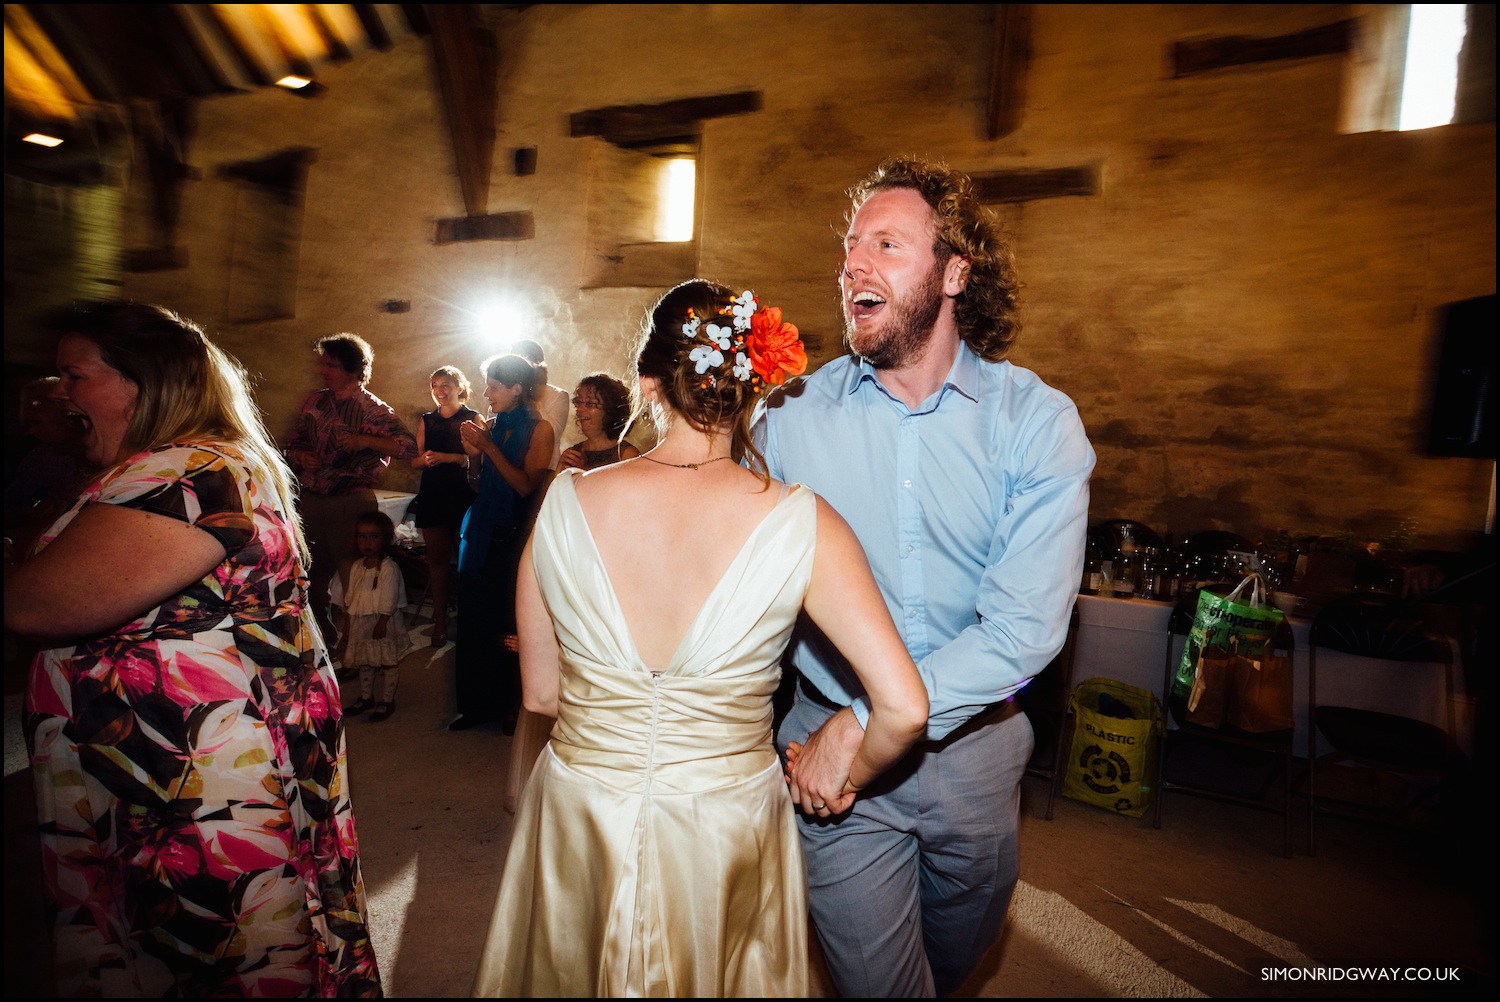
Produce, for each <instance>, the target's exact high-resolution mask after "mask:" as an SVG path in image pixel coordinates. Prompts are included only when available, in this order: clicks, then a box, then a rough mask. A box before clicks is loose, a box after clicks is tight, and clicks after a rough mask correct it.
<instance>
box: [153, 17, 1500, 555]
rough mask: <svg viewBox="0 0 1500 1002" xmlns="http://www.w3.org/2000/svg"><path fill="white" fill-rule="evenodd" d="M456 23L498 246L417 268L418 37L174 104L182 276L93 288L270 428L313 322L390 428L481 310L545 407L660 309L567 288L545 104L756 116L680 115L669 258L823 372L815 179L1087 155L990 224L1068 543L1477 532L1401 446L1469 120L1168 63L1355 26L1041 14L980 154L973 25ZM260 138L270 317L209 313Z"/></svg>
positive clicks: (847, 179) (1473, 240)
mask: <svg viewBox="0 0 1500 1002" xmlns="http://www.w3.org/2000/svg"><path fill="white" fill-rule="evenodd" d="M489 10H490V11H491V14H490V15H489V16H491V17H493V18H494V19H495V21H494V23H495V27H496V29H497V32H498V35H499V38H500V60H501V67H500V90H499V114H498V117H497V121H496V131H497V142H496V156H495V169H494V171H493V173H492V179H491V187H490V197H489V206H488V209H489V211H490V212H505V211H517V210H529V211H530V212H531V213H532V214H533V218H534V221H535V236H534V237H533V238H531V239H528V240H518V241H483V242H470V243H454V244H447V245H434V244H433V242H432V236H433V221H434V220H435V219H437V218H440V217H452V216H459V215H462V214H463V205H462V202H461V199H460V194H459V186H458V181H457V177H456V173H455V168H454V165H453V164H454V161H453V155H452V146H451V142H450V139H449V135H448V129H447V124H446V122H445V120H444V112H443V109H442V106H441V103H440V101H439V99H438V97H437V88H436V85H435V83H434V76H433V72H432V67H431V62H430V56H429V52H428V48H427V43H426V42H424V41H420V40H413V41H409V42H406V43H402V44H400V45H398V46H396V47H395V48H394V49H392V50H391V51H388V52H385V53H370V54H367V55H363V56H361V57H359V58H357V59H355V60H354V61H353V62H351V63H349V64H347V65H345V66H344V67H342V68H336V69H332V70H329V71H326V72H324V73H322V74H320V80H321V81H322V82H323V83H325V84H326V85H327V86H328V92H327V93H326V94H324V95H323V96H321V97H319V98H317V99H313V100H305V101H304V100H297V99H296V98H293V97H290V96H288V95H286V94H284V93H280V92H276V91H274V89H268V90H265V91H262V92H257V93H254V94H249V95H244V96H236V97H232V98H227V99H219V100H215V101H210V102H205V103H203V104H202V105H201V106H200V108H199V112H198V130H197V134H196V136H195V138H194V140H193V144H192V147H191V148H190V150H189V159H190V160H191V161H192V163H193V164H194V165H195V166H198V167H199V168H200V169H201V178H200V179H199V180H196V181H193V182H191V183H190V184H189V185H188V188H187V193H186V196H185V203H184V207H183V220H184V223H183V228H182V230H183V231H182V234H181V236H180V238H179V242H180V243H182V244H184V245H185V246H186V248H187V250H188V253H189V265H188V267H187V268H186V269H183V270H178V271H166V272H155V273H141V274H131V275H127V276H125V290H126V292H127V294H129V295H131V296H134V297H137V298H144V299H150V300H157V301H161V302H164V303H167V304H169V305H172V306H175V307H177V308H179V309H181V310H182V311H183V312H185V313H187V314H188V315H190V316H193V317H194V318H196V319H198V320H200V321H201V322H203V323H204V324H205V325H207V326H208V327H210V328H211V329H213V330H215V331H218V332H219V334H220V335H221V337H222V340H223V342H224V344H225V346H226V347H228V348H229V349H230V350H231V351H233V352H235V353H236V354H237V355H239V357H240V358H242V359H243V360H244V361H245V362H246V364H247V365H248V366H249V367H250V368H252V369H253V370H254V371H255V372H256V373H257V375H258V378H259V393H260V399H261V402H262V405H263V407H264V408H265V410H266V412H267V415H268V417H269V420H270V421H271V423H272V426H273V428H281V427H284V426H285V425H286V424H287V423H288V421H289V419H290V416H291V414H292V413H293V411H294V408H295V406H296V404H297V402H298V400H299V399H300V398H301V397H302V395H303V394H304V393H305V392H306V391H307V390H308V389H309V388H311V387H312V385H313V384H314V378H313V375H312V365H311V356H310V353H309V351H308V345H309V343H310V342H311V341H312V340H313V339H314V338H315V337H316V336H318V335H321V334H324V333H328V332H331V331H336V330H351V331H355V332H357V333H360V334H362V335H363V336H365V337H366V338H368V339H369V340H370V341H371V342H373V343H374V344H375V346H376V349H377V360H376V372H375V378H374V380H373V382H372V389H373V390H374V391H375V392H376V393H377V394H379V395H380V396H382V397H383V398H385V399H386V400H388V401H389V402H390V403H392V404H393V405H394V406H395V407H396V408H397V410H398V412H400V413H401V415H402V416H403V417H404V418H406V419H408V420H413V421H414V420H415V418H416V415H417V414H418V413H419V412H420V411H421V410H423V409H427V408H428V407H430V401H428V399H427V397H426V376H427V373H428V372H429V371H430V370H431V369H432V368H434V367H435V366H437V365H439V364H444V363H453V364H458V365H461V366H462V367H463V368H465V370H466V371H469V372H470V373H474V372H475V371H476V369H477V362H478V360H479V359H480V358H482V357H483V356H485V355H486V354H488V353H490V352H492V351H493V350H494V348H495V347H496V345H497V344H499V343H501V342H503V341H504V340H506V339H507V337H508V335H506V334H504V333H499V332H489V333H485V332H482V331H480V330H478V329H477V327H476V324H475V321H476V311H477V310H478V309H479V308H480V306H481V305H482V303H483V301H484V299H486V298H487V297H490V296H506V297H510V298H512V299H514V300H516V301H518V302H519V303H521V304H522V306H523V309H524V316H525V318H526V319H525V321H524V323H523V326H524V331H518V332H517V333H518V334H521V333H524V334H530V335H532V336H536V337H537V338H538V339H539V340H541V341H542V342H543V343H544V344H545V345H546V346H547V349H548V354H549V360H550V361H551V363H552V382H554V383H556V384H558V385H562V386H565V387H571V385H572V383H573V381H574V380H576V378H577V377H578V376H580V375H583V374H584V373H586V372H588V371H591V370H593V369H596V368H603V369H609V370H612V371H614V372H616V373H617V374H622V373H623V372H624V370H625V367H626V364H627V358H628V354H629V351H630V345H631V341H632V338H633V335H634V331H635V329H636V326H637V324H638V323H639V318H640V315H641V312H642V310H643V309H644V307H645V306H646V305H647V304H648V303H649V302H651V300H652V299H653V298H654V297H655V296H656V295H658V294H659V293H660V292H661V291H662V289H661V287H660V286H652V287H607V286H601V285H598V284H597V283H598V281H599V276H600V274H601V273H602V272H601V268H600V255H606V254H608V253H609V251H610V248H609V247H608V246H604V245H601V242H600V237H599V232H600V226H599V224H598V220H600V219H607V218H608V214H609V211H610V202H611V199H612V198H618V197H619V195H618V192H617V191H613V190H612V187H611V186H612V185H618V184H619V183H620V182H619V180H618V176H617V172H614V171H612V169H611V167H610V165H611V163H613V154H614V153H616V152H617V151H616V150H615V148H614V147H611V146H610V145H609V144H608V143H606V141H605V140H603V139H598V138H570V137H569V135H568V115H569V114H570V113H573V112H577V111H582V110H586V109H591V108H598V107H603V106H610V105H621V104H638V103H639V104H649V103H656V102H664V101H670V100H676V99H679V98H688V97H698V96H706V95H715V94H724V93H729V92H734V91H744V90H757V91H760V92H761V93H762V95H763V107H762V109H761V110H760V111H758V112H752V113H748V114H742V115H734V116H728V117H722V118H715V119H710V120H708V121H706V122H704V123H703V128H702V135H701V140H700V145H699V180H700V184H701V185H702V189H701V195H700V206H701V218H700V233H701V236H700V239H699V241H698V243H697V245H696V247H695V248H694V249H693V254H694V255H695V257H696V262H697V264H696V269H694V270H696V271H697V272H698V273H700V274H702V275H704V276H707V277H712V278H717V279H719V280H722V281H724V282H726V283H728V284H732V285H736V286H743V287H750V288H754V289H756V290H757V291H758V292H759V293H760V294H761V297H762V299H763V300H764V301H767V302H770V303H776V304H780V305H782V306H783V307H784V309H785V311H786V314H787V317H788V319H790V320H792V321H793V322H795V323H797V324H799V325H800V326H801V327H802V329H803V331H804V332H805V333H806V334H807V335H808V336H809V339H810V342H811V343H812V345H813V347H814V349H815V354H816V356H817V358H818V360H819V361H822V360H826V359H828V358H831V357H833V356H834V355H836V354H837V353H838V351H839V339H840V335H839V322H838V314H837V303H836V299H835V295H834V288H835V287H834V278H835V274H836V271H837V268H838V266H839V262H840V236H841V233H842V225H843V212H844V209H845V206H846V201H845V197H844V195H843V191H844V189H845V188H846V187H847V186H848V185H850V184H851V183H852V182H854V181H855V180H857V179H858V177H859V176H860V175H861V174H862V173H863V172H865V171H866V170H868V169H869V168H870V167H871V166H873V164H874V163H875V162H877V161H878V160H879V159H880V158H881V157H883V156H885V155H888V154H891V153H902V152H915V153H920V154H924V155H929V156H934V157H940V158H943V159H946V160H948V161H949V162H950V163H952V164H953V165H954V166H957V167H961V168H964V169H967V170H970V171H992V170H999V169H1004V168H1015V167H1058V166H1077V165H1092V166H1095V167H1097V168H1098V169H1099V172H1100V177H1101V180H1102V184H1101V190H1100V192H1099V194H1097V195H1094V196H1087V197H1066V198H1052V199H1045V200H1036V201H1030V202H1025V203H1018V204H1011V205H1006V206H1001V207H998V211H999V212H1000V215H1001V216H1002V218H1003V219H1004V221H1005V222H1006V224H1007V226H1008V228H1009V229H1010V231H1011V233H1012V235H1013V238H1014V241H1015V245H1016V252H1017V256H1018V260H1019V263H1020V267H1021V273H1022V277H1023V279H1024V281H1025V283H1026V291H1025V326H1026V330H1025V333H1024V334H1023V336H1022V340H1021V342H1020V343H1019V345H1018V347H1017V349H1016V351H1015V354H1014V356H1013V357H1014V359H1015V361H1017V362H1018V363H1019V364H1022V365H1026V366H1029V367H1031V368H1034V369H1036V370H1037V371H1039V372H1040V373H1041V374H1042V375H1043V376H1044V377H1045V378H1046V379H1047V380H1048V381H1049V382H1052V383H1053V384H1055V385H1057V386H1059V387H1060V388H1062V389H1063V390H1065V391H1066V392H1068V393H1069V394H1071V395H1072V396H1073V398H1074V399H1075V400H1076V401H1077V403H1078V405H1079V408H1080V410H1081V412H1082V414H1083V417H1084V420H1085V422H1086V424H1087V426H1088V428H1089V431H1090V434H1091V437H1092V438H1093V441H1094V443H1095V447H1096V448H1097V450H1098V453H1099V466H1098V472H1097V474H1096V478H1095V484H1094V504H1093V515H1094V517H1096V518H1112V517H1125V518H1134V519H1138V520H1140V521H1144V522H1146V523H1148V524H1150V525H1152V526H1154V527H1155V528H1156V529H1158V531H1171V532H1173V533H1175V534H1179V535H1180V534H1182V533H1186V532H1191V531H1194V530H1197V529H1202V528H1210V527H1213V528H1231V529H1235V530H1238V531H1241V532H1243V533H1246V534H1249V535H1252V536H1257V535H1262V534H1267V533H1269V532H1272V531H1274V530H1275V529H1278V528H1285V529H1288V530H1291V531H1293V532H1318V533H1330V532H1335V531H1338V530H1344V529H1348V530H1352V531H1355V532H1357V533H1360V534H1363V535H1368V536H1371V537H1372V538H1378V537H1379V536H1380V535H1381V534H1383V533H1386V532H1389V531H1391V530H1392V529H1394V528H1395V527H1396V524H1397V523H1398V522H1399V521H1400V520H1401V519H1403V518H1410V519H1413V520H1414V521H1415V526H1416V529H1417V531H1418V532H1420V533H1424V534H1427V535H1429V536H1431V537H1434V538H1435V539H1441V540H1444V541H1446V540H1447V539H1449V538H1451V537H1453V536H1454V535H1455V534H1458V533H1461V532H1464V531H1467V530H1475V529H1479V528H1481V527H1482V526H1483V523H1484V518H1485V514H1486V510H1487V503H1488V498H1489V491H1490V485H1491V482H1492V476H1493V463H1491V462H1490V461H1485V460H1464V459H1435V458H1429V457H1427V456H1426V455H1425V451H1424V449H1423V447H1422V445H1421V441H1420V438H1421V430H1422V426H1423V420H1424V413H1425V407H1426V401H1427V399H1428V395H1429V393H1430V389H1429V386H1428V383H1427V379H1428V372H1429V368H1430V355H1431V352H1432V347H1433V343H1434V330H1433V310H1434V308H1436V307H1438V306H1440V305H1441V304H1444V303H1447V302H1450V301H1453V300H1457V299H1462V298H1467V297H1470V296H1475V295H1480V294H1485V293H1492V292H1493V291H1494V266H1495V230H1494V218H1495V202H1494V176H1495V146H1494V143H1495V128H1494V125H1493V124H1486V125H1469V126H1451V127H1446V128H1439V129H1433V130H1428V131H1425V132H1420V133H1393V132H1383V133H1364V134H1353V135H1346V134H1340V133H1339V132H1338V128H1337V126H1338V123H1339V121H1340V110H1341V107H1342V106H1343V103H1344V102H1345V100H1346V97H1347V95H1345V94H1344V93H1343V92H1342V89H1343V88H1344V87H1345V86H1346V78H1347V76H1348V70H1349V62H1350V60H1351V59H1353V58H1355V57H1354V56H1352V55H1330V56H1319V57H1312V58H1305V59H1294V60H1285V61H1278V62H1267V63H1259V64H1254V65H1247V66H1241V67H1236V68H1232V69H1226V70H1219V71H1215V72H1210V73H1204V74H1201V75H1196V76H1190V77H1185V78H1182V79H1173V78H1172V76H1171V73H1170V70H1169V64H1168V52H1169V47H1170V46H1171V44H1172V43H1173V42H1175V41H1178V40H1183V39H1192V38H1202V37H1207V36H1215V35H1249V36H1273V35H1281V34H1286V33H1289V32H1296V31H1300V30H1303V29H1307V28H1312V27H1316V26H1318V25H1323V24H1327V23H1330V22H1333V21H1337V20H1339V19H1341V18H1345V17H1349V16H1352V15H1353V14H1354V13H1357V11H1356V9H1355V8H1352V7H1350V6H1347V5H1334V4H1305V5H1304V4H1294V5H1274V6H1262V5H1249V4H1230V5H1118V6H1093V5H1089V6H1066V5H1038V6H1036V7H1035V9H1034V21H1033V35H1032V53H1033V54H1032V58H1031V63H1030V67H1029V71H1028V76H1027V80H1026V90H1027V101H1026V104H1025V108H1024V112H1023V115H1022V120H1021V126H1020V128H1019V129H1018V130H1017V131H1016V132H1014V133H1013V134H1011V135H1010V136H1008V137H1006V138H1003V139H1001V140H998V141H993V142H991V141H988V140H987V139H986V138H985V133H984V123H985V109H986V102H987V99H988V89H989V64H990V48H991V39H992V35H993V11H992V8H991V6H989V5H947V6H940V5H939V6H920V7H919V6H908V5H886V6H876V5H861V6H857V7H856V6H846V5H826V6H825V5H756V6H736V5H684V6H654V7H653V6H632V7H626V6H620V5H610V4H587V5H562V4H558V5H545V4H544V5H534V6H531V7H529V8H526V9H524V10H519V11H516V10H504V9H500V8H499V7H498V6H496V7H491V8H489ZM291 147H310V148H312V149H313V150H314V151H315V156H316V161H315V162H314V163H313V164H312V166H311V168H310V170H309V173H308V180H307V186H306V191H305V202H304V209H303V213H302V220H301V241H300V245H299V246H298V247H297V248H296V253H295V254H293V255H290V257H291V260H289V261H288V262H287V263H286V267H289V268H295V274H296V309H295V316H294V317H293V318H291V319H287V320H271V321H260V322H255V323H235V322H231V321H230V320H229V316H230V313H229V304H230V302H231V301H232V299H233V290H232V288H231V285H232V282H233V280H234V269H233V268H232V267H231V264H230V262H231V260H232V257H233V253H234V250H233V249H234V247H235V241H236V240H244V239H247V234H246V233H245V232H243V230H244V228H246V227H247V226H248V225H249V222H250V221H249V220H248V219H247V216H248V215H249V214H248V213H247V212H246V211H245V210H244V209H243V207H242V206H241V203H240V201H238V200H240V199H242V198H243V187H242V182H236V181H233V180H230V179H227V178H224V177H221V176H220V174H219V168H220V167H222V166H223V165H226V164H230V163H235V162H242V161H247V160H254V159H258V158H262V157H266V156H269V155H271V154H274V153H276V152H278V151H281V150H285V149H288V148H291ZM517 147H535V148H536V150H537V169H536V172H535V173H534V174H532V175H529V176H516V175H515V173H514V170H513V161H512V157H511V155H510V154H511V150H512V149H514V148H517ZM131 202H132V204H135V205H139V204H141V203H140V193H139V192H135V191H132V192H131ZM128 218H131V219H133V220H134V222H133V224H132V225H134V226H136V227H140V226H143V223H142V222H141V221H140V220H139V219H138V218H136V217H134V216H130V217H128ZM591 219H592V220H594V221H595V222H594V223H593V225H592V226H591ZM237 220H238V221H239V225H240V230H239V231H237ZM126 243H127V245H129V244H130V234H128V233H127V240H126ZM605 270H606V271H607V269H605ZM678 277H686V276H685V275H683V276H678ZM670 281H671V278H666V277H664V278H663V279H662V281H661V285H666V284H669V282H670ZM388 300H406V301H409V302H410V303H411V309H410V310H409V311H408V312H404V313H390V312H385V311H383V309H382V308H381V307H382V304H383V303H385V302H386V301H388ZM412 483H414V478H413V476H412V471H410V470H393V471H392V472H391V474H390V485H391V486H403V485H410V484H412Z"/></svg>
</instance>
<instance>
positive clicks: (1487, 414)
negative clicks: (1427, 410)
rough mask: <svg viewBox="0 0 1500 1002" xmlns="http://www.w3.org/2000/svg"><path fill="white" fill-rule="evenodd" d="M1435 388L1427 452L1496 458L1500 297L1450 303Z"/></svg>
mask: <svg viewBox="0 0 1500 1002" xmlns="http://www.w3.org/2000/svg"><path fill="white" fill-rule="evenodd" d="M1439 324H1440V325H1441V328H1442V343H1441V345H1440V348H1439V352H1440V353H1439V356H1438V363H1437V379H1436V380H1435V381H1434V383H1433V388H1432V423H1431V426H1430V430H1429V432H1428V438H1427V451H1428V453H1429V454H1431V455H1434V456H1471V457H1474V458H1477V459H1494V458H1495V338H1496V334H1495V297H1494V296H1493V295H1489V296H1478V297H1476V298H1474V299H1464V300H1460V301H1459V302H1456V303H1449V304H1448V305H1447V306H1446V307H1444V308H1443V309H1442V310H1441V311H1440V313H1439Z"/></svg>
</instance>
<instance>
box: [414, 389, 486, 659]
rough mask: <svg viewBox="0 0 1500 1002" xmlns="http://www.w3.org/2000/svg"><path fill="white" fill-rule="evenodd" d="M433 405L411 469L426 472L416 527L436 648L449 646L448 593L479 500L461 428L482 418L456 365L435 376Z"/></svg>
mask: <svg viewBox="0 0 1500 1002" xmlns="http://www.w3.org/2000/svg"><path fill="white" fill-rule="evenodd" d="M430 386H431V389H432V402H433V403H435V404H437V410H434V411H428V412H427V413H426V414H423V415H422V423H421V424H420V425H418V426H417V456H416V458H415V459H413V460H412V461H411V465H412V466H415V467H416V468H417V469H419V470H421V471H422V485H421V487H420V488H418V490H417V515H416V521H417V528H418V529H421V530H422V542H423V543H424V544H426V548H427V573H428V580H429V581H430V582H431V587H432V610H433V611H432V632H431V636H432V646H434V647H441V646H443V645H444V644H446V643H447V642H448V592H449V587H448V586H449V583H450V581H451V578H452V566H453V554H454V551H455V549H456V548H457V545H458V532H459V529H460V527H462V526H463V522H464V515H465V514H467V513H468V511H469V505H470V504H472V503H473V501H474V490H473V488H471V487H470V486H469V475H468V470H469V457H468V454H467V453H465V452H464V442H463V436H462V435H461V434H460V432H459V429H460V428H461V427H462V426H463V425H464V424H465V423H466V422H468V421H472V420H475V419H477V418H478V417H479V412H478V411H476V410H474V409H473V408H472V407H469V406H467V405H466V403H465V401H467V400H468V399H469V380H468V378H467V377H466V376H464V374H463V373H462V372H460V371H459V370H458V369H456V368H454V367H453V366H451V365H445V366H443V367H442V368H440V369H438V370H437V371H436V372H434V373H433V374H432V379H431V383H430Z"/></svg>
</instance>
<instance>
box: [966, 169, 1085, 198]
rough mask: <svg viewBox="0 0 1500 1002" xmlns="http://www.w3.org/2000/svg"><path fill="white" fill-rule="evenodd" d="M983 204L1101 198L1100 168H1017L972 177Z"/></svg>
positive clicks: (975, 190)
mask: <svg viewBox="0 0 1500 1002" xmlns="http://www.w3.org/2000/svg"><path fill="white" fill-rule="evenodd" d="M971 177H973V179H974V193H975V194H976V195H978V196H979V200H980V201H981V202H989V203H995V202H1031V201H1035V200H1036V199H1039V198H1063V197H1065V196H1068V195H1097V194H1099V168H1098V167H1097V166H1093V165H1087V166H1083V167H1017V168H1014V169H1011V170H992V171H985V172H983V173H980V174H973V175H971Z"/></svg>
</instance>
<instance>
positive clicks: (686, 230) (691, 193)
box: [656, 157, 698, 243]
mask: <svg viewBox="0 0 1500 1002" xmlns="http://www.w3.org/2000/svg"><path fill="white" fill-rule="evenodd" d="M697 174H698V166H697V164H696V163H695V162H694V161H692V160H691V159H689V158H687V157H674V158H672V159H669V160H663V161H662V170H661V176H660V181H659V182H658V185H659V186H658V189H657V192H658V194H657V213H656V240H657V242H658V243H679V242H681V241H684V240H691V239H693V207H694V205H695V202H696V199H697V181H698V178H697Z"/></svg>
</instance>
